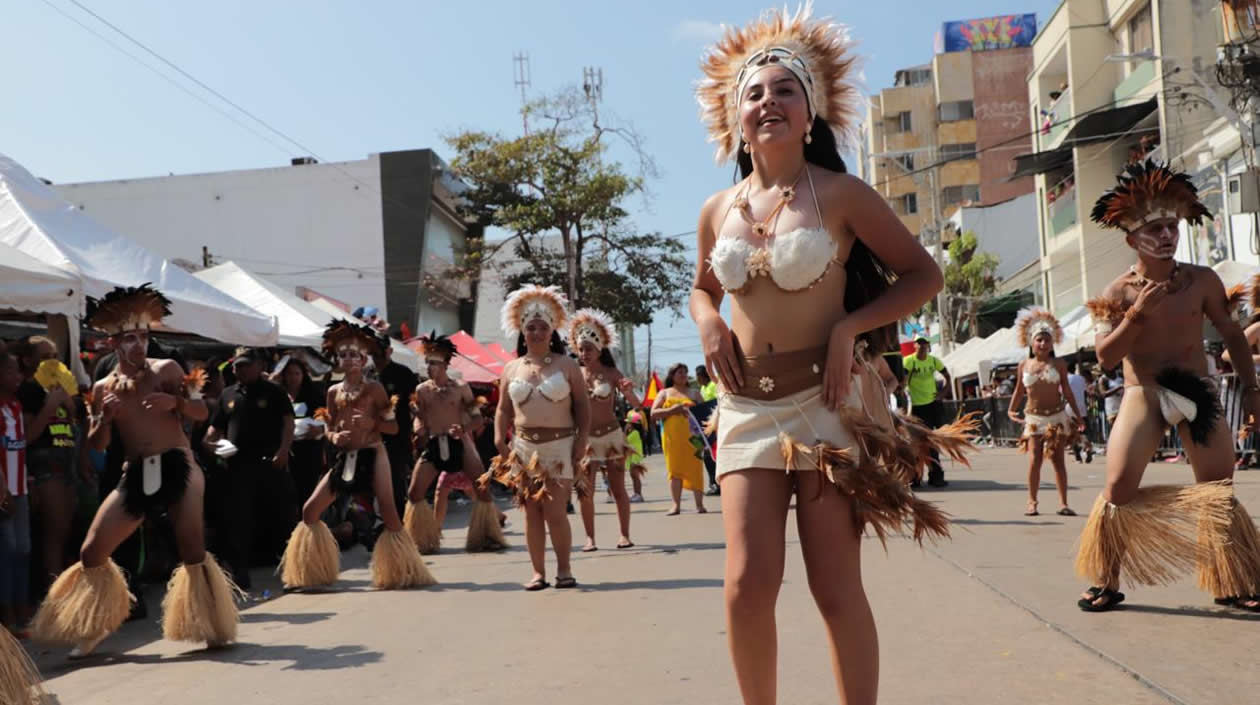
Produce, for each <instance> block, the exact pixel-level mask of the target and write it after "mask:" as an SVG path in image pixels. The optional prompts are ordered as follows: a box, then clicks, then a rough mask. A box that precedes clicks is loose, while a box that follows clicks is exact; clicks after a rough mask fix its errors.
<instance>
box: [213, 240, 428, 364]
mask: <svg viewBox="0 0 1260 705" xmlns="http://www.w3.org/2000/svg"><path fill="white" fill-rule="evenodd" d="M229 265H230V266H232V267H236V268H237V269H238V270H239V271H241V272H245V270H243V269H240V268H239V267H237V266H236V265H235V264H232V263H230V262H229V263H228V265H221V266H229ZM213 269H219V267H215V268H213ZM206 271H213V270H206ZM245 274H246V275H248V276H250V277H253V278H255V279H258V280H259V281H262V282H265V283H266V285H267V286H269V287H271V290H272V291H274V292H277V293H278V294H279V295H280V296H288V297H292V301H291V303H292V304H293V305H294V307H295V308H296V309H297V310H299V311H303V312H309V314H304V315H309V317H310V319H311V320H313V321H316V322H317V323H318V325H319V334H318V335H317V336H316V341H315V343H314V345H313V346H312V347H314V348H315V349H316V350H318V349H319V347H320V345H321V341H322V340H323V335H324V327H325V326H327V325H328V324H329V323H331V322H332V321H334V320H336V319H338V318H344V319H345V320H347V321H357V322H359V323H364V324H365V325H366V323H365V322H364V321H362V320H360V319H358V318H355V317H354V316H352V315H350V314H348V313H346V312H345V311H343V310H341V309H340V308H338V307H337V306H336V305H335V304H333V303H330V302H329V301H328V300H327V299H322V298H321V299H315V300H314V301H305V300H303V299H301V298H299V297H298V296H297V295H296V294H287V293H286V292H285V291H284V290H283V289H281V288H280V287H278V286H276V285H275V284H273V283H271V282H268V281H267V280H265V279H261V278H259V277H258V276H257V275H255V274H249V272H245ZM297 304H300V306H297ZM281 325H282V326H283V321H282V322H281ZM303 345H308V343H303ZM389 348H390V351H391V353H390V354H391V358H392V359H393V361H394V362H397V363H398V364H400V365H403V366H404V367H406V368H407V369H409V370H411V371H412V372H416V373H419V372H420V369H421V368H420V356H419V355H417V354H416V352H415V351H414V350H412V349H411V348H409V347H407V346H406V345H403V344H402V343H401V342H399V341H397V340H394V339H393V338H390V339H389Z"/></svg>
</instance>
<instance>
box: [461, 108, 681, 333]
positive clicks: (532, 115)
mask: <svg viewBox="0 0 1260 705" xmlns="http://www.w3.org/2000/svg"><path fill="white" fill-rule="evenodd" d="M525 111H526V117H527V118H528V119H529V122H530V125H531V127H534V128H535V129H534V130H532V131H531V132H530V133H529V134H527V135H524V136H522V137H515V138H508V137H503V136H501V135H497V134H491V133H487V132H482V131H478V130H466V131H463V132H459V133H457V134H454V135H451V136H449V137H447V138H446V142H447V144H448V145H450V147H451V148H452V149H454V152H455V156H454V159H453V160H452V163H451V165H452V167H453V169H454V170H455V172H456V174H457V175H458V176H459V177H460V178H461V179H463V180H464V181H465V182H466V183H468V184H469V185H470V187H471V188H470V189H469V190H467V191H466V192H464V193H463V194H461V195H462V197H463V198H464V200H465V206H464V207H463V210H464V214H465V215H466V216H470V217H472V218H475V219H476V220H477V221H478V222H480V223H481V224H482V225H484V226H486V227H493V228H498V229H500V230H503V231H506V232H507V233H508V237H507V238H506V239H504V240H503V241H501V242H496V243H493V244H491V243H487V242H485V241H484V240H483V239H482V240H474V241H470V242H469V245H468V251H467V252H466V253H465V255H464V257H463V262H462V263H461V266H460V267H459V268H457V270H455V272H454V274H453V275H454V276H462V277H468V278H473V277H476V276H479V274H480V272H481V271H482V270H483V268H486V269H497V270H499V271H500V272H502V273H503V276H504V283H505V284H506V285H507V286H509V287H510V288H514V287H516V286H519V285H520V284H523V283H535V284H542V285H557V286H559V287H560V288H561V289H562V290H563V291H565V292H566V294H567V295H568V297H569V299H570V301H572V302H573V303H574V305H575V306H577V307H583V306H591V307H595V308H600V309H603V310H604V311H606V312H608V313H609V314H610V315H611V316H612V317H613V319H614V320H616V321H618V322H621V323H628V324H632V325H645V324H648V323H650V322H651V321H652V319H653V318H654V317H655V315H656V314H657V313H658V312H660V311H663V310H670V311H673V312H675V313H677V312H678V311H679V310H680V309H681V306H682V302H683V299H684V296H685V295H686V293H687V286H686V282H687V281H689V279H690V272H689V269H690V266H689V263H688V260H687V258H686V257H685V255H684V251H685V246H684V245H683V243H682V242H680V241H678V240H676V239H673V238H668V237H664V236H662V235H661V234H659V233H647V234H644V233H639V232H637V231H636V229H635V228H634V225H633V224H632V222H631V219H630V214H629V212H628V211H627V210H626V201H627V200H628V199H630V198H632V197H635V196H640V197H646V191H645V188H644V184H645V182H646V181H647V180H648V179H649V178H650V177H652V176H654V175H655V169H654V166H653V164H652V161H651V158H650V157H649V156H648V155H647V154H646V152H645V151H644V150H643V145H642V140H641V139H640V138H639V137H638V135H637V134H636V133H635V132H634V131H633V130H632V129H628V128H613V127H607V126H603V125H601V124H600V123H599V120H598V118H597V115H596V113H595V111H594V110H593V108H592V107H591V105H590V104H589V103H588V102H587V101H586V100H585V99H584V97H583V96H582V95H581V94H580V93H578V92H577V91H576V90H568V91H564V92H562V93H560V94H558V95H556V96H553V97H549V98H544V99H542V100H539V101H537V102H534V103H532V104H530V105H529V106H528V107H526V109H525ZM614 140H619V141H621V142H622V143H623V144H624V145H625V146H627V147H628V148H629V149H630V151H631V152H632V153H633V154H634V155H635V157H636V158H637V159H638V162H639V164H638V170H637V171H638V173H637V174H636V175H633V176H631V175H629V174H627V173H626V171H625V169H624V168H623V167H622V166H621V165H620V164H619V163H617V162H615V161H612V160H611V159H610V158H609V143H610V142H612V141H614ZM522 263H523V264H524V265H525V267H524V268H523V269H522V268H520V267H519V265H520V264H522Z"/></svg>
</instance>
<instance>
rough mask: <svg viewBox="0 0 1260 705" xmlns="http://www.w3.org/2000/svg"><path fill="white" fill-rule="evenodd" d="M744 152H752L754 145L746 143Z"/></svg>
mask: <svg viewBox="0 0 1260 705" xmlns="http://www.w3.org/2000/svg"><path fill="white" fill-rule="evenodd" d="M744 154H752V145H750V144H748V143H747V142H745V143H744Z"/></svg>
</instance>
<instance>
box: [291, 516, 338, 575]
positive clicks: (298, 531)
mask: <svg viewBox="0 0 1260 705" xmlns="http://www.w3.org/2000/svg"><path fill="white" fill-rule="evenodd" d="M277 570H279V572H280V582H282V583H284V586H285V587H286V588H309V587H320V586H323V585H332V584H333V583H335V582H337V574H338V573H340V572H341V551H340V549H338V547H337V540H336V539H334V538H333V535H332V532H331V531H329V530H328V526H327V525H325V524H324V522H322V521H317V522H315V523H314V524H307V523H306V522H304V521H300V522H298V525H297V526H296V527H295V528H294V529H293V533H292V534H290V535H289V543H288V544H287V545H286V546H285V547H284V555H282V556H280V565H279V567H278V568H277Z"/></svg>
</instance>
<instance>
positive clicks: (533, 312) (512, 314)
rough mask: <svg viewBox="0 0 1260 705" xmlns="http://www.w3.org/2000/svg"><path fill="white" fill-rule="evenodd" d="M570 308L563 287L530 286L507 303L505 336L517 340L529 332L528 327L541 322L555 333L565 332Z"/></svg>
mask: <svg viewBox="0 0 1260 705" xmlns="http://www.w3.org/2000/svg"><path fill="white" fill-rule="evenodd" d="M568 306H569V302H568V300H567V299H565V297H564V294H562V293H560V287H558V286H538V285H537V284H526V285H525V286H523V287H521V288H519V289H517V290H516V291H513V292H512V293H511V294H509V295H508V297H507V300H506V301H504V302H503V314H502V321H501V323H502V326H503V334H504V335H506V336H507V337H509V338H513V337H515V336H517V335H520V334H521V331H523V330H525V324H527V323H529V322H530V321H533V320H538V319H541V320H543V321H546V322H547V325H549V326H551V328H552V330H562V329H563V328H564V324H565V321H566V320H568V315H569V314H568Z"/></svg>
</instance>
